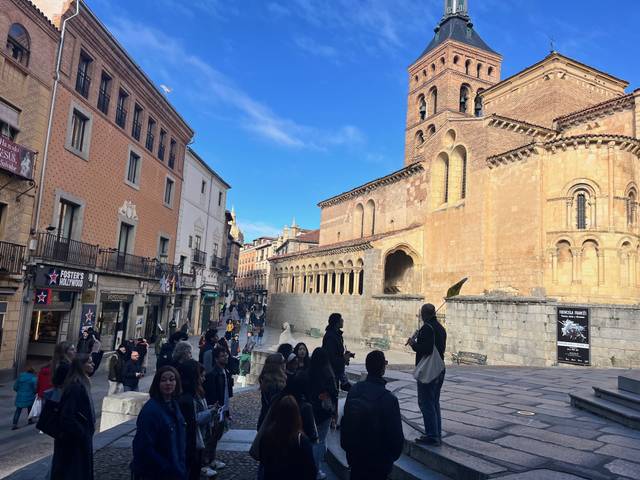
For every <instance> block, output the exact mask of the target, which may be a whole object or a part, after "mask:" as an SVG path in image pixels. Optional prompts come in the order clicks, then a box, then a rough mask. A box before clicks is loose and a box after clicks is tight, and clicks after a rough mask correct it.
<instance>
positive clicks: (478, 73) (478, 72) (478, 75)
mask: <svg viewBox="0 0 640 480" xmlns="http://www.w3.org/2000/svg"><path fill="white" fill-rule="evenodd" d="M476 73H477V77H478V78H480V74H481V73H482V64H481V63H479V64H478V66H477V68H476Z"/></svg>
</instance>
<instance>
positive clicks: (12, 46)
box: [5, 23, 31, 67]
mask: <svg viewBox="0 0 640 480" xmlns="http://www.w3.org/2000/svg"><path fill="white" fill-rule="evenodd" d="M30 46H31V40H29V34H28V33H27V31H26V30H25V28H24V27H23V26H22V25H20V24H19V23H14V24H13V25H11V28H10V29H9V35H8V36H7V46H6V47H5V51H6V52H7V54H8V55H9V56H10V57H11V58H13V59H14V60H15V61H17V62H18V63H20V64H22V65H24V66H25V67H26V66H27V65H29V48H30Z"/></svg>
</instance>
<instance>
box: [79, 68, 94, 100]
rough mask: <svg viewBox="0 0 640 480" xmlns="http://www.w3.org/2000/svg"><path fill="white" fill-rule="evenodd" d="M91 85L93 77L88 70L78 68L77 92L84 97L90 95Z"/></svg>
mask: <svg viewBox="0 0 640 480" xmlns="http://www.w3.org/2000/svg"><path fill="white" fill-rule="evenodd" d="M90 87H91V77H90V76H89V75H88V74H87V72H83V71H82V70H78V76H77V77H76V92H78V93H79V94H80V95H82V96H83V97H84V98H87V97H89V88H90Z"/></svg>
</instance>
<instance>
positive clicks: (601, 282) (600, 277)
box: [597, 249, 605, 285]
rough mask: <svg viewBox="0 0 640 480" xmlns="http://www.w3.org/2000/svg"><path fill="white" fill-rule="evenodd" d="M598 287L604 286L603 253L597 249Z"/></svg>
mask: <svg viewBox="0 0 640 480" xmlns="http://www.w3.org/2000/svg"><path fill="white" fill-rule="evenodd" d="M597 254H598V285H604V282H605V276H604V251H603V250H601V249H598V252H597Z"/></svg>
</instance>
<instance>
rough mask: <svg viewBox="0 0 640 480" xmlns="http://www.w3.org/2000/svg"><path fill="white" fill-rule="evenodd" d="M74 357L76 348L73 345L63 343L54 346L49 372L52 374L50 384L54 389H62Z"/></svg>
mask: <svg viewBox="0 0 640 480" xmlns="http://www.w3.org/2000/svg"><path fill="white" fill-rule="evenodd" d="M75 356H76V346H75V345H74V344H73V343H71V342H66V341H65V342H60V343H59V344H57V345H56V348H55V349H54V350H53V360H51V370H52V372H53V377H52V380H51V382H52V383H53V386H54V387H56V388H61V387H62V384H63V383H64V381H65V379H66V378H67V373H68V372H69V367H70V366H71V362H72V361H73V359H74V358H75Z"/></svg>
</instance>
